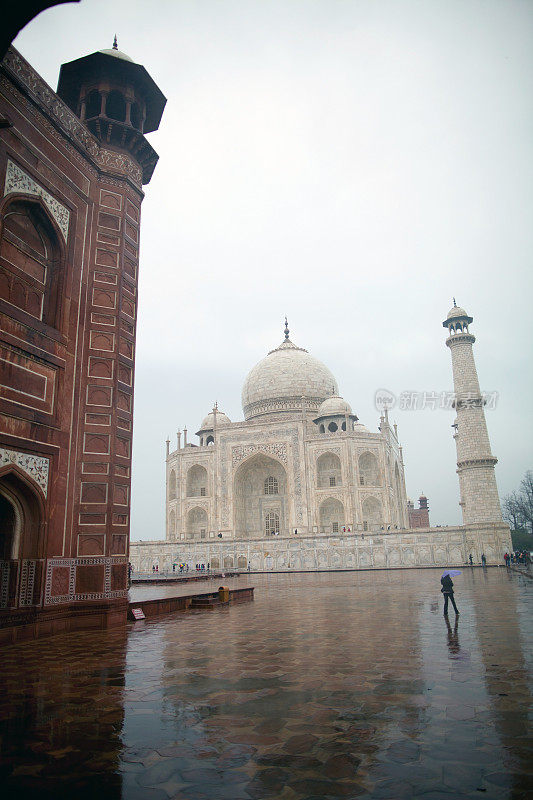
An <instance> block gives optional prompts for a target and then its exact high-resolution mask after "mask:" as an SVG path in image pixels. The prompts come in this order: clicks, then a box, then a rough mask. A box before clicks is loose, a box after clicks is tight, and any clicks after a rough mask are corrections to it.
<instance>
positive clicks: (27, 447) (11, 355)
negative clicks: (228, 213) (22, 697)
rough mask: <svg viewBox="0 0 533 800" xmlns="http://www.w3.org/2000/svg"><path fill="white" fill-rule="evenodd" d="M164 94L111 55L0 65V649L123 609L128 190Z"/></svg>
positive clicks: (132, 190) (132, 248)
mask: <svg viewBox="0 0 533 800" xmlns="http://www.w3.org/2000/svg"><path fill="white" fill-rule="evenodd" d="M165 102H166V101H165V98H164V96H163V95H162V93H161V92H160V90H159V89H158V87H157V86H156V84H155V83H154V81H153V80H152V78H151V77H150V76H149V75H148V73H147V72H146V70H145V69H144V67H142V66H140V65H139V64H135V63H134V62H133V61H132V60H131V59H129V58H128V56H125V55H124V54H123V53H121V52H120V51H118V49H116V43H115V45H114V48H113V49H111V50H103V51H100V52H99V53H93V54H92V55H89V56H86V57H85V58H80V59H78V60H76V61H73V62H71V63H69V64H66V65H63V67H62V68H61V74H60V79H59V85H58V92H57V94H55V93H54V92H53V91H52V90H51V89H50V88H49V87H48V86H47V84H46V83H45V82H44V81H43V80H42V78H41V77H40V76H39V75H38V74H37V73H36V72H35V71H34V70H33V69H32V67H31V66H30V65H29V64H28V63H27V62H26V61H25V60H24V59H23V58H22V57H21V56H20V55H19V53H18V52H17V51H16V50H15V49H13V48H10V49H8V51H7V53H6V55H5V57H4V60H3V61H2V63H1V65H0V641H1V640H4V641H5V640H11V639H18V638H21V637H33V636H38V635H42V634H44V633H51V632H55V631H59V630H71V629H73V628H77V627H95V626H99V627H101V626H107V625H111V624H116V623H119V622H121V621H123V620H124V619H125V615H126V610H127V562H128V547H129V523H130V475H131V442H132V414H133V382H134V360H135V326H136V309H137V271H138V256H139V225H140V208H141V202H142V199H143V191H142V184H143V183H147V182H148V181H149V180H150V177H151V175H152V172H153V170H154V167H155V165H156V162H157V158H158V157H157V154H156V153H155V151H154V150H153V149H152V147H151V146H150V144H149V143H148V141H147V140H146V138H145V134H146V133H148V132H150V131H153V130H156V129H157V127H158V125H159V122H160V119H161V115H162V113H163V108H164V105H165Z"/></svg>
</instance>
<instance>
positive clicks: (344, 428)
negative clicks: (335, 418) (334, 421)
mask: <svg viewBox="0 0 533 800" xmlns="http://www.w3.org/2000/svg"><path fill="white" fill-rule="evenodd" d="M341 428H342V430H343V431H345V430H346V422H343V423H342V425H341Z"/></svg>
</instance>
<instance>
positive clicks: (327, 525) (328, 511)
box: [319, 497, 346, 533]
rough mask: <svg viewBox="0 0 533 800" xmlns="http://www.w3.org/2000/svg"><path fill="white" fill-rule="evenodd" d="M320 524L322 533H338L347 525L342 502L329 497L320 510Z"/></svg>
mask: <svg viewBox="0 0 533 800" xmlns="http://www.w3.org/2000/svg"><path fill="white" fill-rule="evenodd" d="M319 523H320V532H321V533H338V532H339V531H340V529H341V528H342V527H343V526H344V525H345V524H346V520H345V514H344V506H343V504H342V503H341V502H340V500H336V499H335V498H333V497H328V499H327V500H324V502H323V503H322V504H321V506H320V509H319Z"/></svg>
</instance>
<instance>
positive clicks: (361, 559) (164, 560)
mask: <svg viewBox="0 0 533 800" xmlns="http://www.w3.org/2000/svg"><path fill="white" fill-rule="evenodd" d="M510 548H511V537H510V532H509V528H508V527H507V526H506V525H503V524H501V525H475V526H470V527H463V526H458V527H453V528H427V529H421V530H417V531H416V532H415V531H409V532H400V533H390V534H384V535H383V534H381V535H377V534H365V535H364V536H363V535H362V534H356V535H354V534H340V535H339V536H336V535H331V536H300V535H298V536H294V535H292V536H286V537H282V536H280V537H275V538H268V539H256V540H242V541H233V540H232V541H220V540H218V541H208V542H181V541H180V542H173V543H170V542H132V543H131V545H130V560H131V562H132V564H133V566H134V568H135V570H136V571H140V570H146V571H148V572H151V570H152V566H153V565H155V564H157V565H158V566H159V570H160V571H164V570H165V569H166V570H170V571H171V570H172V564H173V563H180V562H185V563H188V564H189V565H192V566H194V564H196V563H198V562H200V563H204V564H206V565H207V564H208V563H209V564H211V566H216V565H218V567H220V568H222V569H226V570H229V569H235V568H237V566H238V563H239V559H240V563H241V565H242V564H246V565H247V564H248V562H249V563H250V566H251V569H252V570H254V571H260V572H270V571H293V570H294V571H315V570H322V569H324V570H342V569H372V568H375V569H379V568H381V569H386V568H394V567H429V566H439V567H447V566H448V567H451V566H458V565H462V564H466V563H467V560H468V556H469V554H470V553H472V556H473V558H474V563H475V564H479V563H480V561H481V554H482V553H484V554H485V556H486V558H487V563H488V564H502V563H503V554H504V553H505V551H506V550H509V549H510ZM241 568H242V566H241Z"/></svg>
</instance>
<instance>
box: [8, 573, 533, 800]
mask: <svg viewBox="0 0 533 800" xmlns="http://www.w3.org/2000/svg"><path fill="white" fill-rule="evenodd" d="M439 575H440V571H439V570H420V571H415V570H405V571H394V572H375V573H372V572H355V573H353V572H352V573H350V572H347V573H337V574H334V573H329V574H307V575H270V576H265V575H261V576H257V575H252V576H251V577H250V581H249V582H250V583H252V584H253V585H255V587H256V590H255V601H254V602H253V603H246V604H241V605H234V606H230V607H219V608H216V609H214V610H213V611H205V610H199V611H191V612H187V613H183V612H177V613H175V614H171V615H169V616H165V617H161V618H158V619H154V620H149V621H145V622H136V623H130V624H129V625H128V628H127V630H123V631H121V630H111V631H103V632H94V633H76V634H70V635H66V636H63V635H62V636H57V637H54V638H51V639H43V640H41V641H37V642H33V643H30V642H28V643H24V644H22V645H20V646H18V647H14V646H12V647H8V648H5V649H4V651H3V653H2V681H1V693H0V786H1V787H2V789H1V790H0V791H1V792H2V797H4V798H5V797H9V798H10V797H16V798H19V800H22V798H25V797H39V798H48V797H50V798H52V797H53V798H64V797H65V798H66V797H68V798H89V797H90V798H96V800H104V799H106V798H124V799H125V800H167V799H169V798H176V800H249V798H252V799H254V798H257V799H260V800H262V798H279V799H280V800H318V799H319V798H320V799H321V800H322V799H323V798H332V799H333V798H393V799H394V800H400V799H401V798H411V797H414V798H421V800H422V799H423V800H438V799H439V798H443V800H452V799H453V800H456V799H457V798H472V799H473V798H480V797H484V798H498V799H499V798H501V799H502V800H503V799H504V798H512V799H513V800H514V798H524V799H525V798H528V797H531V796H532V793H531V790H532V788H533V743H532V737H531V708H532V703H531V695H532V684H531V678H532V675H531V672H532V665H533V656H532V642H533V636H532V633H533V619H532V615H531V610H532V608H531V601H532V597H533V580H529V579H527V578H525V577H522V576H520V575H517V574H516V573H512V572H509V571H507V570H505V569H504V568H501V569H495V568H492V569H489V570H485V571H483V570H481V569H474V570H471V569H469V568H465V569H464V570H463V574H462V575H460V576H459V577H457V578H455V587H456V599H457V603H458V606H459V609H460V611H461V615H460V617H459V619H458V620H457V621H456V618H455V615H454V614H453V613H452V614H450V617H449V621H448V622H447V621H446V619H445V618H444V617H443V615H442V596H441V594H440V591H439V588H440V586H439Z"/></svg>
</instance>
